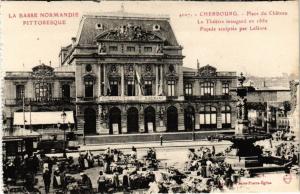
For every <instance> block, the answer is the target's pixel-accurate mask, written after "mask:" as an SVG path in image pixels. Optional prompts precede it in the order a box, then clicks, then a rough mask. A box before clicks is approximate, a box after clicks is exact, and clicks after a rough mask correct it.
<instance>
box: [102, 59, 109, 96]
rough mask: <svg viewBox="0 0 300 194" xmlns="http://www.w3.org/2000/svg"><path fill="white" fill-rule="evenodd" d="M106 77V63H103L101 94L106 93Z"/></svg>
mask: <svg viewBox="0 0 300 194" xmlns="http://www.w3.org/2000/svg"><path fill="white" fill-rule="evenodd" d="M106 79H108V78H107V76H106V64H103V81H104V91H103V95H104V96H106V95H107V89H106V88H107V86H106V84H107V83H108V84H109V82H108V81H106Z"/></svg>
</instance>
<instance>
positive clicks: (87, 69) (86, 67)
mask: <svg viewBox="0 0 300 194" xmlns="http://www.w3.org/2000/svg"><path fill="white" fill-rule="evenodd" d="M85 70H86V72H91V71H92V66H91V65H90V64H87V65H86V66H85Z"/></svg>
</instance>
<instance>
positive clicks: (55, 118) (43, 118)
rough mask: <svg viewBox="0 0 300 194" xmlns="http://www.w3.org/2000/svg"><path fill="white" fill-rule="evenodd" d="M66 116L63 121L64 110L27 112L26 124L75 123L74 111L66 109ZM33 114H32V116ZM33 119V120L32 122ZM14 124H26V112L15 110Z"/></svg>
mask: <svg viewBox="0 0 300 194" xmlns="http://www.w3.org/2000/svg"><path fill="white" fill-rule="evenodd" d="M65 113H66V118H65V120H64V121H63V118H62V117H61V114H62V111H59V112H31V114H30V112H25V121H26V122H25V125H30V123H31V125H51V124H57V123H61V124H62V123H65V124H67V123H71V124H74V116H73V111H65ZM30 115H31V116H30ZM30 120H31V122H30ZM14 125H24V113H23V112H14Z"/></svg>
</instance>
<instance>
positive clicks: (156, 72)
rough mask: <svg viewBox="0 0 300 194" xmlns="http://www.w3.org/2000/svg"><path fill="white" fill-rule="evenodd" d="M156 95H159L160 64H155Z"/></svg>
mask: <svg viewBox="0 0 300 194" xmlns="http://www.w3.org/2000/svg"><path fill="white" fill-rule="evenodd" d="M155 96H158V65H155Z"/></svg>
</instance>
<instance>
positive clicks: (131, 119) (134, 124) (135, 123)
mask: <svg viewBox="0 0 300 194" xmlns="http://www.w3.org/2000/svg"><path fill="white" fill-rule="evenodd" d="M138 132H139V111H138V110H137V109H136V108H135V107H131V108H129V109H128V110H127V133H138Z"/></svg>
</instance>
